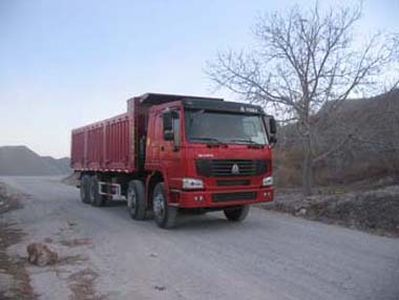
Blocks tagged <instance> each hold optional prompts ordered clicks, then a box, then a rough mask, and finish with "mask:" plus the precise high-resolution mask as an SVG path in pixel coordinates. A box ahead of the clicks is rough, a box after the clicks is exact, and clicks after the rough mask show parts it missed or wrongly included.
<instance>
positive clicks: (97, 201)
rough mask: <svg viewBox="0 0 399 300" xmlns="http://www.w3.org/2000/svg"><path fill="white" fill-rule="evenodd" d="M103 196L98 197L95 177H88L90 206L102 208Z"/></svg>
mask: <svg viewBox="0 0 399 300" xmlns="http://www.w3.org/2000/svg"><path fill="white" fill-rule="evenodd" d="M104 202H105V201H104V196H103V195H100V193H99V191H98V179H97V176H91V177H90V204H91V205H93V206H103V205H104Z"/></svg>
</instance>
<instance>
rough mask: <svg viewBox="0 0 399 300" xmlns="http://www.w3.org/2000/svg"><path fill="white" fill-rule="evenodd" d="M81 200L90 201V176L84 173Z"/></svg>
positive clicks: (81, 181)
mask: <svg viewBox="0 0 399 300" xmlns="http://www.w3.org/2000/svg"><path fill="white" fill-rule="evenodd" d="M80 200H82V202H83V203H86V204H87V203H90V176H89V175H83V176H82V178H81V179H80Z"/></svg>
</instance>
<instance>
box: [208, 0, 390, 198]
mask: <svg viewBox="0 0 399 300" xmlns="http://www.w3.org/2000/svg"><path fill="white" fill-rule="evenodd" d="M360 17H361V5H359V6H355V7H341V8H337V7H334V8H330V9H329V10H327V11H325V12H324V13H321V12H320V10H319V6H318V4H317V3H316V4H315V5H314V7H313V8H311V9H309V10H306V11H303V10H301V9H300V7H298V6H295V7H293V8H292V9H291V10H290V11H289V12H288V13H286V14H285V13H275V14H272V15H267V16H265V17H260V18H258V21H257V22H256V24H255V27H254V35H255V39H256V41H257V47H256V48H255V49H252V50H251V51H249V52H247V53H245V52H244V51H241V52H234V51H227V52H222V53H219V54H218V55H217V57H216V59H215V60H213V61H211V62H208V67H207V70H206V72H207V74H208V76H209V77H210V79H211V80H213V81H214V82H215V83H216V84H217V86H219V87H224V88H227V89H229V90H230V91H233V92H234V93H237V94H239V95H240V96H241V97H243V98H244V99H247V100H248V101H250V102H252V103H258V104H261V105H263V106H264V107H265V108H266V109H267V110H272V111H274V113H275V114H276V116H277V119H278V120H279V121H281V122H295V124H296V126H297V128H298V132H299V134H300V137H301V141H302V146H303V153H304V161H303V164H302V171H303V191H304V194H306V195H309V194H311V192H312V178H313V166H314V164H315V163H317V162H319V161H321V160H323V159H325V158H326V157H327V156H329V155H331V154H333V153H334V152H335V151H337V150H338V149H339V148H340V147H341V146H342V145H343V144H344V143H345V139H346V138H350V136H351V135H350V134H349V135H348V136H347V137H343V138H342V140H341V141H340V142H339V143H338V144H336V145H331V146H330V147H329V148H328V149H324V151H323V152H318V151H317V147H315V141H316V137H315V136H314V135H315V130H314V129H315V128H316V126H317V125H318V120H319V118H318V117H317V114H318V112H319V111H320V109H321V108H323V109H322V110H323V112H324V113H330V112H332V111H335V110H337V108H338V107H339V105H340V103H341V102H342V101H345V100H346V99H347V98H348V97H349V96H351V95H353V94H362V93H365V92H369V90H370V89H371V88H374V87H376V85H377V84H378V82H381V81H382V80H381V79H382V78H381V77H380V76H381V74H382V73H383V72H384V71H385V69H387V68H389V66H390V63H391V62H392V60H393V58H394V53H393V52H394V44H395V42H394V39H393V38H390V37H389V36H387V35H386V34H382V33H376V34H374V35H373V36H371V38H369V39H368V40H367V41H366V42H364V41H363V43H357V40H356V38H355V36H354V28H355V27H354V26H355V24H356V23H357V22H358V21H359V19H360ZM327 104H328V105H327ZM324 125H325V124H324ZM329 126H334V123H332V124H330V125H329Z"/></svg>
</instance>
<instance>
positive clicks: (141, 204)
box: [126, 180, 147, 221]
mask: <svg viewBox="0 0 399 300" xmlns="http://www.w3.org/2000/svg"><path fill="white" fill-rule="evenodd" d="M126 199H127V209H128V211H129V214H130V217H131V218H132V219H134V220H139V221H141V220H144V219H145V215H146V214H145V213H146V209H147V205H146V201H145V189H144V183H143V182H142V181H140V180H132V181H130V182H129V186H128V189H127V197H126Z"/></svg>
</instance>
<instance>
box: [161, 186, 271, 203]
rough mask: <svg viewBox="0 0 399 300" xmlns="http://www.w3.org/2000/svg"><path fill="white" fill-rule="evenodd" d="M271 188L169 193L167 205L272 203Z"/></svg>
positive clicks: (175, 191)
mask: <svg viewBox="0 0 399 300" xmlns="http://www.w3.org/2000/svg"><path fill="white" fill-rule="evenodd" d="M273 196H274V191H273V187H267V188H259V189H256V190H247V189H240V190H229V191H223V192H219V191H181V190H172V191H171V192H170V199H169V200H170V201H169V205H172V206H176V207H181V208H218V207H220V208H223V207H228V206H238V205H249V204H255V203H264V202H270V201H273Z"/></svg>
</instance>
